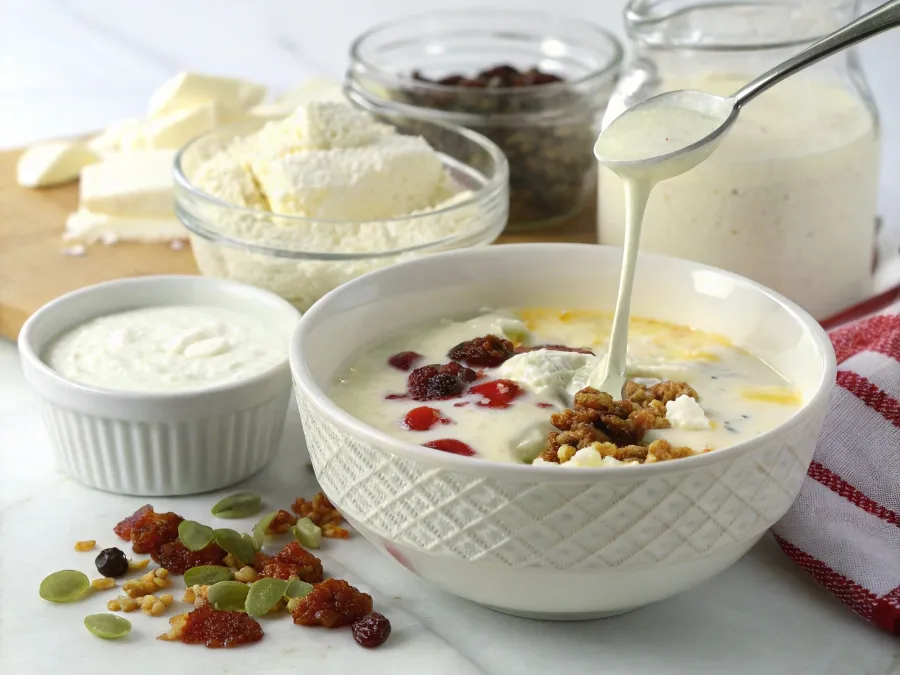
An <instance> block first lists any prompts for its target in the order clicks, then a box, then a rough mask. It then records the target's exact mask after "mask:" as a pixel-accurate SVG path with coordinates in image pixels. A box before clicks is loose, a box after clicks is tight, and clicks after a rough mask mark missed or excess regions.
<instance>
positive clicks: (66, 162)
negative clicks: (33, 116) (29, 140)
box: [16, 141, 100, 188]
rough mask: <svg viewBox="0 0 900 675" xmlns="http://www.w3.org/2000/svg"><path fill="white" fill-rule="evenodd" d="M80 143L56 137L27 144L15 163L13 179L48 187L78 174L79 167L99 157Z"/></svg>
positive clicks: (28, 185)
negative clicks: (47, 140) (56, 139)
mask: <svg viewBox="0 0 900 675" xmlns="http://www.w3.org/2000/svg"><path fill="white" fill-rule="evenodd" d="M99 159H100V158H99V157H98V156H97V155H96V153H94V152H92V151H91V150H90V149H89V148H88V147H87V146H85V145H84V144H82V143H74V142H70V141H59V142H52V143H40V144H38V145H33V146H31V147H30V148H28V149H27V150H26V151H25V152H24V153H22V156H21V157H19V161H18V163H17V164H16V179H17V180H18V182H19V185H21V186H23V187H31V188H37V187H48V186H50V185H59V184H60V183H68V182H69V181H72V180H75V179H76V178H78V174H79V173H80V172H81V169H82V168H83V167H85V166H87V165H88V164H93V163H94V162H97V161H99Z"/></svg>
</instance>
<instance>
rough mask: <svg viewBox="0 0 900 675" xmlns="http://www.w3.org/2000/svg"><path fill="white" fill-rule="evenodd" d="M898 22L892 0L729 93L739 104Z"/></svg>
mask: <svg viewBox="0 0 900 675" xmlns="http://www.w3.org/2000/svg"><path fill="white" fill-rule="evenodd" d="M897 26H900V0H891V1H890V2H886V3H884V4H883V5H881V6H879V7H876V8H875V9H873V10H872V11H871V12H868V13H867V14H863V15H862V16H861V17H859V18H858V19H857V20H856V21H854V22H852V23H848V24H847V25H846V26H844V27H843V28H839V29H838V30H836V31H835V32H834V33H832V34H831V35H829V36H827V37H824V38H822V39H821V40H819V41H818V42H816V43H815V44H813V45H810V46H809V47H807V48H806V49H804V50H803V51H802V52H800V53H799V54H795V55H794V56H792V57H791V58H789V59H788V60H787V61H785V62H784V63H781V64H779V65H777V66H775V67H774V68H772V69H771V70H769V71H767V72H765V73H763V74H762V75H760V76H759V77H757V78H756V79H755V80H753V81H752V82H749V83H747V84H745V85H744V86H743V87H741V89H739V90H738V91H737V93H735V94H734V95H733V96H732V98H733V99H734V102H735V103H734V107H735V108H740V107H741V106H742V105H744V104H745V103H746V102H747V101H750V100H752V99H753V98H755V97H756V96H757V95H758V94H761V93H762V92H764V91H766V90H767V89H768V88H769V87H772V86H774V85H775V84H777V83H778V82H781V80H783V79H784V78H786V77H787V76H789V75H793V74H794V73H796V72H797V71H798V70H802V69H803V68H806V67H807V66H810V65H812V64H813V63H816V62H817V61H820V60H821V59H824V58H826V57H828V56H831V55H832V54H834V53H836V52H839V51H841V50H842V49H846V48H847V47H850V46H852V45H855V44H856V43H857V42H862V41H863V40H866V39H868V38H870V37H872V36H873V35H877V34H878V33H881V32H883V31H886V30H889V29H891V28H895V27H897Z"/></svg>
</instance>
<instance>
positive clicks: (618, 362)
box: [591, 0, 900, 396]
mask: <svg viewBox="0 0 900 675" xmlns="http://www.w3.org/2000/svg"><path fill="white" fill-rule="evenodd" d="M898 25H900V0H891V1H890V2H886V3H884V4H883V5H881V6H879V7H877V8H875V9H874V10H872V11H871V12H869V13H867V14H864V15H863V16H861V17H860V18H858V19H857V20H856V21H853V22H852V23H849V24H847V25H846V26H844V27H843V28H840V29H838V30H836V31H835V32H834V33H832V34H831V35H829V36H828V37H825V38H823V39H821V40H819V41H818V42H816V43H815V44H813V45H811V46H809V47H807V48H806V49H804V50H803V51H801V52H800V53H798V54H796V55H794V56H792V57H791V58H790V59H788V60H787V61H785V62H783V63H781V64H780V65H777V66H775V67H774V68H772V69H771V70H769V71H767V72H765V73H763V74H762V75H760V76H759V77H757V78H756V79H755V80H752V81H751V82H749V83H747V84H746V85H744V86H743V87H741V89H739V90H738V91H737V92H735V93H734V94H732V95H731V96H729V97H727V98H726V97H722V96H716V95H715V94H710V93H708V92H704V91H695V90H687V89H683V90H679V91H672V92H667V93H664V94H659V95H657V96H654V97H652V98H649V99H647V100H645V101H643V102H641V103H638V104H637V105H635V106H633V107H631V108H629V109H627V110H625V111H624V112H623V113H622V114H621V115H619V116H618V117H616V118H615V119H614V120H613V121H612V123H610V125H609V126H607V127H606V129H605V130H604V133H606V132H607V131H609V129H610V128H612V127H613V126H615V125H616V122H618V121H619V120H621V119H622V118H623V117H626V116H628V115H630V114H633V113H635V112H638V111H646V110H648V109H650V108H670V109H671V108H682V109H684V108H686V109H688V110H692V111H694V112H698V113H702V114H703V115H705V116H708V117H710V118H713V120H719V121H720V124H719V126H718V127H716V128H715V129H714V130H713V131H712V132H710V133H708V134H707V135H706V136H704V137H703V138H701V139H700V140H698V141H696V142H693V143H690V144H688V145H685V146H683V147H681V148H678V149H676V150H673V151H671V152H668V153H665V154H662V155H658V156H651V157H644V158H638V159H633V158H631V159H627V160H623V159H615V158H614V157H604V156H603V150H602V144H601V142H600V139H598V140H597V145H595V146H594V154H595V155H596V157H597V160H598V161H599V162H600V163H601V164H603V165H604V166H606V167H608V168H609V169H611V170H612V171H614V172H615V173H617V174H619V175H620V176H623V177H625V176H632V177H635V176H642V177H643V178H645V179H649V182H646V181H645V189H646V193H645V194H643V195H641V197H640V198H638V196H637V195H632V197H631V199H632V200H633V201H634V202H635V204H638V205H639V206H640V208H641V210H643V206H644V205H645V204H646V198H647V197H648V196H649V190H650V189H652V184H653V183H654V182H656V181H658V180H664V179H666V178H672V177H674V176H675V175H677V174H679V173H684V172H685V171H688V170H689V169H691V168H693V167H694V166H696V165H697V164H699V163H700V162H702V161H703V160H705V159H706V158H707V157H709V155H710V154H711V153H712V152H713V150H715V148H716V147H717V146H718V144H719V143H720V142H721V141H722V138H723V137H724V135H725V132H726V131H728V129H729V128H730V127H731V125H732V124H734V122H735V120H736V119H737V117H738V114H739V113H740V110H741V107H742V106H743V105H744V104H745V103H747V102H748V101H751V100H752V99H754V98H756V96H758V95H759V94H761V93H762V92H764V91H766V90H767V89H769V88H770V87H772V86H774V85H775V84H777V83H778V82H781V81H782V80H783V79H785V78H786V77H789V76H790V75H793V74H794V73H796V72H797V71H799V70H802V69H803V68H806V67H807V66H810V65H812V64H814V63H816V62H817V61H820V60H822V59H824V58H826V57H828V56H831V55H832V54H835V53H837V52H839V51H841V50H844V49H846V48H847V47H850V46H852V45H855V44H857V43H858V42H862V41H863V40H866V39H868V38H870V37H872V36H874V35H877V34H878V33H881V32H883V31H886V30H889V29H891V28H895V27H897V26H898ZM600 138H603V134H601V135H600ZM676 159H677V161H674V160H676ZM657 165H659V169H660V173H659V175H656V176H654V175H653V174H654V171H655V169H656V166H657ZM626 185H629V184H628V183H627V182H626ZM640 185H641V183H640V182H635V181H631V183H630V189H632V190H633V191H634V190H638V189H639V188H640ZM635 186H638V188H636V187H635ZM629 229H630V228H629ZM639 237H640V229H639V228H635V232H631V233H627V234H626V251H625V252H626V261H627V260H628V259H629V253H630V254H631V255H630V258H631V259H632V265H626V264H624V263H623V268H622V275H621V276H622V279H621V280H620V283H619V285H620V288H619V297H618V300H617V303H616V314H615V317H614V320H613V331H612V335H611V338H610V344H609V351H608V352H607V355H606V358H605V359H604V360H603V361H602V362H601V363H600V364H598V367H597V369H596V370H595V371H594V372H595V373H596V375H595V376H592V379H593V380H594V381H593V382H591V384H592V385H593V386H596V388H597V389H600V390H601V391H605V392H607V393H609V394H611V395H613V396H619V395H620V394H621V388H622V385H623V384H624V383H625V381H626V376H625V359H626V347H627V342H628V339H627V338H628V314H629V307H630V305H631V286H632V282H633V262H634V258H636V255H637V247H638V241H637V240H638V238H639ZM595 383H596V384H595Z"/></svg>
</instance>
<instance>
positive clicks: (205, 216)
mask: <svg viewBox="0 0 900 675" xmlns="http://www.w3.org/2000/svg"><path fill="white" fill-rule="evenodd" d="M375 117H376V118H377V119H378V120H379V121H380V122H385V123H388V124H392V125H393V126H395V127H396V128H397V129H398V130H399V131H400V133H413V134H416V135H420V136H423V137H424V138H425V140H427V141H428V142H429V144H430V145H431V147H432V148H434V149H435V150H436V151H437V152H438V154H439V155H440V157H441V161H442V162H443V164H444V167H445V169H446V170H447V172H448V173H450V175H451V176H452V177H453V178H454V179H455V180H456V181H457V182H458V183H460V184H461V185H462V186H463V188H465V190H467V191H468V193H469V196H468V197H463V196H461V197H460V198H458V199H457V200H455V201H453V202H452V203H450V204H448V205H445V206H443V207H441V208H438V209H435V210H432V211H427V212H423V213H417V214H411V215H407V216H401V217H397V218H390V219H384V220H377V221H333V220H319V219H314V218H304V217H300V216H288V215H279V214H276V213H272V212H269V211H261V210H256V209H251V208H243V207H240V206H237V205H234V204H230V203H228V202H225V201H222V200H221V199H218V198H216V197H214V196H212V195H210V194H207V193H205V192H204V191H203V190H201V189H199V188H198V187H197V186H196V185H194V182H193V180H192V178H193V176H194V175H195V174H196V172H197V170H198V168H199V167H200V166H201V165H202V163H203V162H204V161H205V160H207V159H209V158H210V157H212V156H213V155H215V154H216V153H218V152H220V151H222V150H223V149H224V148H225V147H227V146H228V145H229V144H230V143H231V142H233V141H234V139H235V138H237V137H239V136H243V135H247V134H250V133H252V132H254V131H256V130H258V129H259V128H260V127H261V126H262V124H264V122H263V121H253V122H244V123H241V124H237V125H232V126H229V127H222V128H220V129H217V130H216V131H213V132H211V133H208V134H205V135H203V136H200V137H198V138H197V139H195V140H193V141H191V142H190V143H189V144H188V145H186V146H185V147H184V148H183V149H182V150H181V152H180V153H179V154H178V156H177V157H176V159H175V211H176V214H177V215H178V218H179V220H181V222H182V223H183V224H184V226H185V227H186V228H187V229H188V231H189V234H190V240H191V247H192V250H193V253H194V258H195V260H196V262H197V266H198V268H199V269H200V272H201V273H202V274H203V275H205V276H211V277H219V278H225V279H234V280H235V281H241V282H244V283H247V284H250V285H253V286H258V287H261V288H265V289H268V290H270V291H273V292H275V293H277V294H278V295H280V296H281V297H283V298H285V299H286V300H288V301H290V302H291V303H293V304H294V305H295V306H297V307H298V308H299V309H301V310H306V309H308V308H309V307H310V306H311V305H312V304H313V303H314V302H315V301H316V300H318V299H319V298H320V297H322V296H323V295H324V294H325V293H327V292H329V291H331V290H332V289H334V288H337V287H338V286H339V285H341V284H342V283H344V282H346V281H349V280H350V279H354V278H356V277H358V276H361V275H362V274H365V273H366V272H370V271H372V270H374V269H378V268H381V267H386V266H388V265H392V264H394V263H397V262H401V261H404V260H408V259H411V258H414V257H417V256H422V255H427V254H429V253H434V252H437V251H446V250H448V249H456V248H467V247H471V246H485V245H487V244H490V243H492V242H493V241H494V240H495V239H496V238H497V237H498V236H499V235H500V233H501V232H502V231H503V228H504V226H505V225H506V221H507V215H508V208H509V168H508V165H507V162H506V158H505V157H504V155H503V153H502V152H501V151H500V149H499V148H498V147H497V146H496V145H495V144H494V143H492V142H491V141H489V140H488V139H486V138H484V137H483V136H481V135H479V134H477V133H474V132H472V131H469V130H467V129H461V128H455V127H453V126H451V125H445V124H440V123H433V122H425V123H423V122H422V121H420V120H415V121H411V120H409V119H408V118H406V117H404V116H402V115H376V116H375Z"/></svg>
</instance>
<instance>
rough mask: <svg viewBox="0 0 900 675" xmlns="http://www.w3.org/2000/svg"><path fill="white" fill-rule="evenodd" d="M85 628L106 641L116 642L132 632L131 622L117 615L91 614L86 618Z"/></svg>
mask: <svg viewBox="0 0 900 675" xmlns="http://www.w3.org/2000/svg"><path fill="white" fill-rule="evenodd" d="M84 627H85V628H87V629H88V630H89V631H91V632H92V633H93V634H94V635H96V636H97V637H100V638H103V639H104V640H116V639H118V638H120V637H125V636H126V635H128V633H130V632H131V622H130V621H129V620H128V619H123V618H122V617H121V616H116V615H115V614H91V615H90V616H86V617H84Z"/></svg>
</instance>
